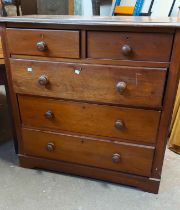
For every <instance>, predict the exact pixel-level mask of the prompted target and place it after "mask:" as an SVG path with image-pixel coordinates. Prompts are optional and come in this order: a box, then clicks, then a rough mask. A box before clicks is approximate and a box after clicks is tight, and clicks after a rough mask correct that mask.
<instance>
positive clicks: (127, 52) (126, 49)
mask: <svg viewBox="0 0 180 210" xmlns="http://www.w3.org/2000/svg"><path fill="white" fill-rule="evenodd" d="M122 53H123V55H125V56H129V55H131V53H132V48H131V47H130V46H129V45H124V46H123V47H122Z"/></svg>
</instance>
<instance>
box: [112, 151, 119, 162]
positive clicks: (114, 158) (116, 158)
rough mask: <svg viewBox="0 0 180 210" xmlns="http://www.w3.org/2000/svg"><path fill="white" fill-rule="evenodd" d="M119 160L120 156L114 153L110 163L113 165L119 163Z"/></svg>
mask: <svg viewBox="0 0 180 210" xmlns="http://www.w3.org/2000/svg"><path fill="white" fill-rule="evenodd" d="M120 160H121V155H120V154H118V153H115V154H113V155H112V161H113V163H119V162H120Z"/></svg>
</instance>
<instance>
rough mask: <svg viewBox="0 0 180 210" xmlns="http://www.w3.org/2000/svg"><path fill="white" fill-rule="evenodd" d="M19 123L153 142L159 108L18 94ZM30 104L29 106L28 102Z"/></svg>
mask: <svg viewBox="0 0 180 210" xmlns="http://www.w3.org/2000/svg"><path fill="white" fill-rule="evenodd" d="M18 99H19V106H20V113H21V119H22V123H23V125H25V126H29V127H31V126H32V127H39V128H49V129H55V130H64V131H71V132H77V133H84V134H92V135H100V136H108V137H115V138H122V139H128V140H134V141H136V140H137V141H143V142H150V143H154V142H155V139H156V133H157V128H158V124H159V118H160V112H158V111H150V110H139V109H130V108H119V107H109V106H104V105H96V104H87V103H76V102H66V101H60V100H52V99H43V98H37V97H30V96H19V98H18ZM32 104H33V106H32Z"/></svg>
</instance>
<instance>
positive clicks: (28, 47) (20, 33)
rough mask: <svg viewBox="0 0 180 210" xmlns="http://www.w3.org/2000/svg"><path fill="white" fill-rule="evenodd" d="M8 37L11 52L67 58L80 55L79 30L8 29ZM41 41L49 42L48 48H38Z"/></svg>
mask: <svg viewBox="0 0 180 210" xmlns="http://www.w3.org/2000/svg"><path fill="white" fill-rule="evenodd" d="M7 39H8V45H9V50H10V53H11V54H23V55H40V56H48V57H65V58H79V56H80V43H79V31H71V30H69V31H68V30H29V29H25V30H22V29H7ZM41 41H43V42H45V43H46V44H47V50H45V51H39V50H38V49H37V47H36V44H37V43H38V42H41ZM17 43H18V44H17Z"/></svg>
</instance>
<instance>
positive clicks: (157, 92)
mask: <svg viewBox="0 0 180 210" xmlns="http://www.w3.org/2000/svg"><path fill="white" fill-rule="evenodd" d="M1 25H2V27H3V31H2V34H3V43H4V52H5V54H6V68H7V77H8V82H9V89H10V97H11V104H12V112H13V119H14V128H15V129H14V131H15V140H17V144H18V154H19V161H20V165H21V166H22V167H27V168H35V167H36V168H44V169H50V170H56V171H60V172H65V173H70V174H76V175H81V176H87V177H91V178H96V179H102V180H107V181H111V182H116V183H121V184H127V185H131V186H134V187H138V188H141V189H143V190H145V191H148V192H154V193H157V192H158V189H159V183H160V178H161V170H162V164H163V158H164V151H165V146H166V142H167V137H168V129H169V125H170V119H171V113H172V109H173V103H174V98H175V95H176V89H177V82H178V79H179V55H180V31H179V29H178V25H179V23H178V22H177V21H176V20H173V19H171V20H170V19H167V20H166V21H165V20H164V21H162V20H159V21H158V20H153V19H148V18H132V17H128V18H127V17H120V18H119V17H114V18H97V17H96V18H90V19H86V18H76V17H65V16H49V17H46V16H34V17H33V16H30V17H28V16H27V17H20V18H4V19H2V20H1Z"/></svg>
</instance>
